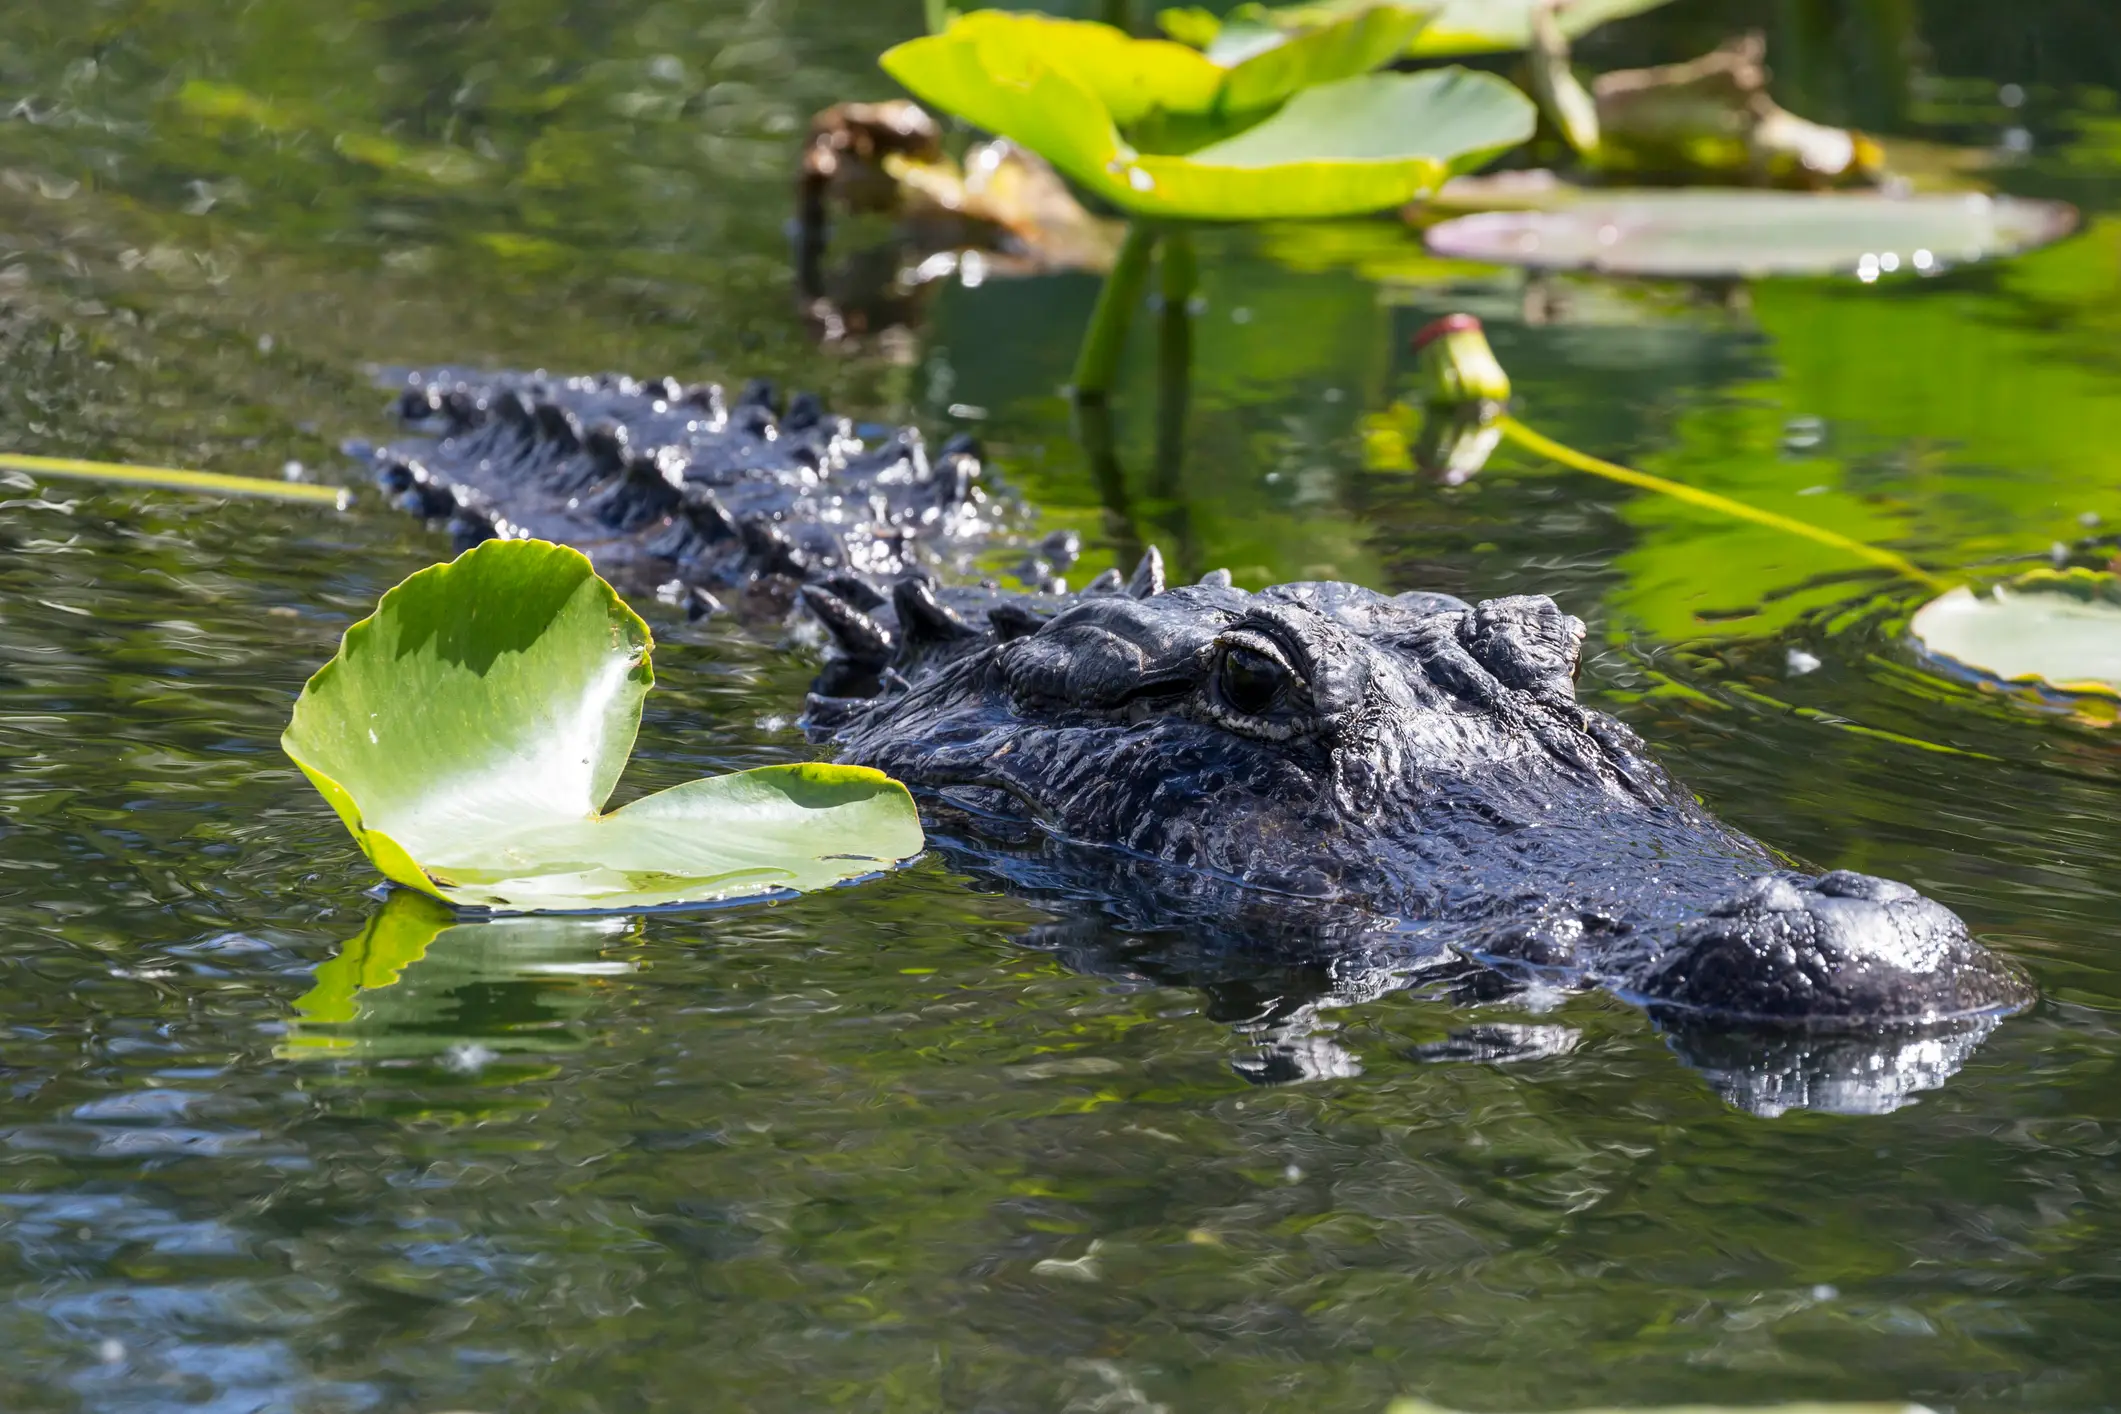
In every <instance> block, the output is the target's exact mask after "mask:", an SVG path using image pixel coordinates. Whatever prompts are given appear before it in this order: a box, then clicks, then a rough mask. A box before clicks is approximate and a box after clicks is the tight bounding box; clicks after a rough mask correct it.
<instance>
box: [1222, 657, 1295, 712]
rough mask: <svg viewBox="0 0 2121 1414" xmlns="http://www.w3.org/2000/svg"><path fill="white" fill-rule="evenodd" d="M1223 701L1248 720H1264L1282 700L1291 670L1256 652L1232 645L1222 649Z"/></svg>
mask: <svg viewBox="0 0 2121 1414" xmlns="http://www.w3.org/2000/svg"><path fill="white" fill-rule="evenodd" d="M1216 676H1217V678H1218V682H1219V685H1220V687H1221V689H1222V696H1223V701H1225V702H1227V703H1229V704H1230V706H1231V707H1232V708H1234V709H1235V710H1237V711H1239V712H1242V713H1244V714H1245V715H1246V716H1248V717H1263V716H1265V715H1266V714H1267V713H1268V712H1270V711H1272V710H1273V707H1274V704H1275V703H1276V702H1278V701H1280V700H1281V694H1282V689H1284V688H1286V687H1287V686H1288V685H1289V669H1288V668H1287V667H1286V666H1285V665H1284V664H1282V663H1281V662H1280V661H1278V660H1276V659H1274V658H1270V657H1268V656H1267V655H1266V654H1264V653H1261V652H1260V651H1258V650H1257V649H1254V648H1247V647H1245V646H1244V645H1243V644H1241V643H1233V644H1231V645H1230V646H1229V647H1227V648H1225V649H1223V658H1222V667H1221V669H1220V670H1219V671H1218V673H1217V675H1216Z"/></svg>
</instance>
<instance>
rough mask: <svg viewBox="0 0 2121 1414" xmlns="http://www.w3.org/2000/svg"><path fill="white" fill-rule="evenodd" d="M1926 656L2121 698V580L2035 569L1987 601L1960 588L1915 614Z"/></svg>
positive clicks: (1989, 673) (2012, 679) (2004, 677)
mask: <svg viewBox="0 0 2121 1414" xmlns="http://www.w3.org/2000/svg"><path fill="white" fill-rule="evenodd" d="M1908 631H1909V632H1910V633H1912V634H1913V635H1914V638H1915V641H1916V642H1917V643H1918V644H1920V645H1921V646H1922V649H1923V651H1924V652H1926V653H1928V654H1930V655H1931V656H1933V657H1937V658H1942V659H1944V660H1945V661H1947V662H1950V663H1953V664H1956V665H1957V666H1959V667H1961V668H1964V669H1966V670H1967V671H1969V672H1972V673H1976V674H1979V675H1980V676H1983V677H1988V678H1995V679H1997V680H1999V681H2002V682H2007V683H2025V684H2029V685H2032V686H2035V687H2042V688H2047V689H2050V690H2052V691H2056V692H2067V693H2096V694H2098V695H2100V696H2104V697H2121V577H2117V576H2115V575H2111V574H2101V573H2097V572H2095V571H2091V570H2070V571H2066V572H2058V571H2055V570H2035V571H2033V572H2032V573H2031V574H2025V575H2020V576H2019V577H2018V578H2016V579H2013V580H2011V581H2009V582H2008V583H2004V584H1999V585H1997V586H1995V587H1994V588H1993V589H1991V590H1990V591H1988V592H1987V593H1985V594H1977V593H1975V592H1974V591H1973V590H1971V589H1969V588H1966V587H1965V586H1963V585H1962V586H1960V587H1959V588H1957V589H1953V590H1950V591H1948V592H1946V593H1945V594H1942V595H1940V596H1939V597H1937V598H1935V599H1932V600H1931V601H1930V602H1929V603H1927V604H1925V605H1923V606H1922V607H1921V608H1920V609H1918V610H1916V611H1915V617H1914V619H1913V620H1912V621H1911V622H1910V623H1909V625H1908Z"/></svg>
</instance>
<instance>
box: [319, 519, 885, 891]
mask: <svg viewBox="0 0 2121 1414" xmlns="http://www.w3.org/2000/svg"><path fill="white" fill-rule="evenodd" d="M650 647H651V644H650V639H649V634H648V626H647V625H646V624H644V623H642V622H641V620H640V618H639V617H638V616H637V615H635V614H634V613H633V611H632V610H631V609H628V608H627V607H626V605H625V604H624V603H623V602H622V601H621V600H620V599H619V597H618V595H617V593H616V592H614V591H613V589H612V588H611V586H610V585H608V584H606V583H605V582H604V581H603V580H601V579H599V578H598V577H597V575H596V572H595V571H594V570H593V569H591V568H590V564H589V561H588V560H587V559H586V558H585V557H584V556H582V555H581V554H580V553H579V552H577V551H575V550H570V549H567V548H565V547H563V546H559V545H550V544H546V543H545V542H543V541H535V540H496V541H489V542H487V543H486V544H484V545H480V546H478V547H477V548H475V549H472V550H469V551H467V552H465V554H463V555H462V556H460V557H459V558H458V559H457V560H456V561H455V563H453V564H448V565H438V566H435V567H434V568H432V569H426V570H422V571H420V572H419V573H418V574H416V575H413V576H412V577H411V578H410V579H408V580H406V581H405V582H404V583H403V584H400V585H399V586H398V587H397V588H395V589H393V590H391V591H390V592H389V593H388V594H386V595H384V596H383V601H382V603H381V604H379V605H378V606H377V608H376V612H375V614H374V615H373V616H372V617H370V618H366V619H363V620H362V621H361V622H359V623H357V624H355V625H354V626H353V627H352V628H349V629H348V630H347V631H346V637H345V639H344V641H343V642H342V643H341V644H340V645H339V652H338V654H337V656H336V657H334V658H333V659H332V660H331V661H330V662H329V663H326V664H325V665H324V667H323V668H322V669H320V670H319V671H318V673H317V674H316V676H315V677H313V678H311V679H310V680H309V684H308V686H306V687H305V688H303V690H302V697H301V700H300V701H298V702H297V703H296V704H295V711H294V719H293V720H292V721H291V722H290V723H289V724H288V727H287V730H286V732H285V733H284V734H282V736H281V738H280V744H281V746H282V748H283V749H284V750H285V751H286V752H287V754H288V755H289V756H290V757H292V758H293V759H294V762H295V764H296V765H298V766H300V767H301V768H302V771H303V773H304V774H305V775H307V776H308V777H309V779H310V781H311V783H313V784H314V785H315V786H316V787H317V789H318V790H319V791H321V792H322V793H323V795H324V798H325V799H326V800H328V801H330V802H331V805H332V808H333V809H335V810H337V811H338V812H339V818H340V819H341V820H343V821H345V822H346V828H347V829H348V830H350V831H352V832H353V836H354V839H355V841H356V842H358V843H359V844H360V846H361V849H362V851H363V852H364V853H366V854H367V855H368V857H369V859H370V860H371V861H373V862H374V864H375V866H376V867H377V868H378V869H379V870H381V871H382V872H383V874H384V875H385V876H387V877H388V878H390V879H393V880H395V881H396V882H398V883H400V884H404V885H405V886H407V887H408V888H414V889H418V890H420V891H421V892H423V893H428V894H432V895H434V896H435V897H437V898H440V899H443V900H445V901H447V902H449V903H451V904H454V905H457V906H459V907H468V908H481V909H490V910H493V911H496V912H509V913H529V912H553V911H565V912H575V911H590V910H594V911H617V910H625V909H639V908H653V907H663V906H668V905H674V904H693V903H705V902H711V901H716V900H724V899H733V898H744V897H755V896H758V895H763V894H774V893H780V892H783V891H787V890H806V889H816V888H823V887H825V886H827V885H830V884H836V883H840V882H842V881H844V880H847V879H852V878H857V877H859V876H861V875H864V874H870V873H874V872H876V871H877V870H879V869H883V868H886V867H889V866H890V865H892V864H894V863H896V862H898V861H900V860H904V859H907V858H909V857H911V856H912V855H915V854H918V853H919V852H920V851H921V849H922V845H923V841H922V836H921V829H920V822H919V818H918V816H917V815H916V813H915V811H914V808H913V802H912V798H911V797H910V796H908V795H907V793H906V790H905V787H903V786H901V785H899V784H898V783H897V782H896V781H893V780H892V779H890V778H889V777H888V776H885V775H883V774H882V773H880V772H877V771H872V770H868V769H866V768H862V767H852V766H830V765H816V764H805V765H793V766H768V767H763V768H761V769H758V770H753V771H743V772H739V773H737V774H735V775H730V776H717V777H714V778H712V779H708V780H698V781H690V782H687V783H686V784H684V785H680V786H674V787H672V788H671V789H669V790H665V791H660V792H658V793H656V794H654V795H650V796H646V797H644V798H642V799H640V800H636V801H634V802H633V803H632V804H630V805H627V806H625V807H623V808H621V809H619V810H615V811H613V812H611V813H610V814H608V815H607V814H603V813H601V812H602V810H603V806H604V802H605V800H606V799H607V798H608V797H609V796H610V794H611V792H612V788H613V787H614V786H616V785H617V784H618V779H619V774H620V772H621V771H623V770H624V769H625V766H626V759H627V757H628V756H629V755H630V754H631V752H632V750H633V739H634V733H635V732H636V730H637V729H638V728H639V726H640V719H641V703H642V700H643V698H645V697H646V695H647V693H648V688H649V686H650V684H651V683H652V682H653V681H654V674H653V672H652V671H651V670H650V667H649V650H650Z"/></svg>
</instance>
